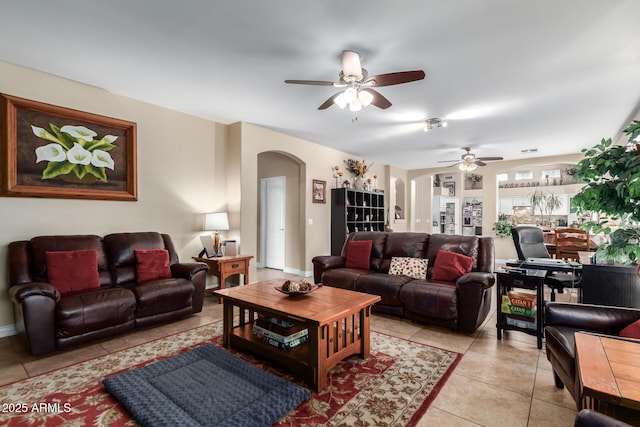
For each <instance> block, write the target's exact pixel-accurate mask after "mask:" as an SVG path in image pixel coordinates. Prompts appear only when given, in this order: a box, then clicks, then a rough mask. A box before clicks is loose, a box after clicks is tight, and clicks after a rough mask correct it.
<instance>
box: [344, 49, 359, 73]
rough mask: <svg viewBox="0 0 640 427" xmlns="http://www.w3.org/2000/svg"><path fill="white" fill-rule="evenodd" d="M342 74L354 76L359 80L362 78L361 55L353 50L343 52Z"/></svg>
mask: <svg viewBox="0 0 640 427" xmlns="http://www.w3.org/2000/svg"><path fill="white" fill-rule="evenodd" d="M342 73H343V74H344V75H345V76H354V77H357V78H358V79H361V78H362V65H361V64H360V55H359V54H358V52H354V51H352V50H343V51H342Z"/></svg>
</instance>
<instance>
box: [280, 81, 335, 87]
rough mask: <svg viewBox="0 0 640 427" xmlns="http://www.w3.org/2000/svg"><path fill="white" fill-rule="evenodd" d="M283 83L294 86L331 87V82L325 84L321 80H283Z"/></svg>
mask: <svg viewBox="0 0 640 427" xmlns="http://www.w3.org/2000/svg"><path fill="white" fill-rule="evenodd" d="M284 82H285V83H291V84H294V85H313V86H333V82H325V81H322V80H285V81H284Z"/></svg>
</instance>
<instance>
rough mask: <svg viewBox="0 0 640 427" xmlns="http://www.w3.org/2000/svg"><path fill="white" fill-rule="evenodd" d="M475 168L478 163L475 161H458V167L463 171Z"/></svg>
mask: <svg viewBox="0 0 640 427" xmlns="http://www.w3.org/2000/svg"><path fill="white" fill-rule="evenodd" d="M477 168H478V165H476V164H475V163H468V162H462V163H460V165H458V169H460V170H461V171H464V172H471V171H474V170H476V169H477Z"/></svg>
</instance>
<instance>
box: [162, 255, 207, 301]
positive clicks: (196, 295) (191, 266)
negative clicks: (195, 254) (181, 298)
mask: <svg viewBox="0 0 640 427" xmlns="http://www.w3.org/2000/svg"><path fill="white" fill-rule="evenodd" d="M208 271H209V267H208V266H207V264H205V263H204V262H183V263H177V264H173V265H172V266H171V276H172V277H175V278H181V279H187V280H189V281H190V282H191V283H192V284H193V299H192V307H193V312H194V313H199V312H201V311H202V305H203V304H204V293H205V291H206V288H207V272H208Z"/></svg>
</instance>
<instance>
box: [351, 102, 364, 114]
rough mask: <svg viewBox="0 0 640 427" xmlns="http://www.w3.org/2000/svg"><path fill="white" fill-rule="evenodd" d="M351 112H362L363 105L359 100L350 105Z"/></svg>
mask: <svg viewBox="0 0 640 427" xmlns="http://www.w3.org/2000/svg"><path fill="white" fill-rule="evenodd" d="M349 110H350V111H353V112H356V111H360V110H362V103H360V101H359V100H357V99H356V100H354V101H353V102H352V103H350V104H349Z"/></svg>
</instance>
